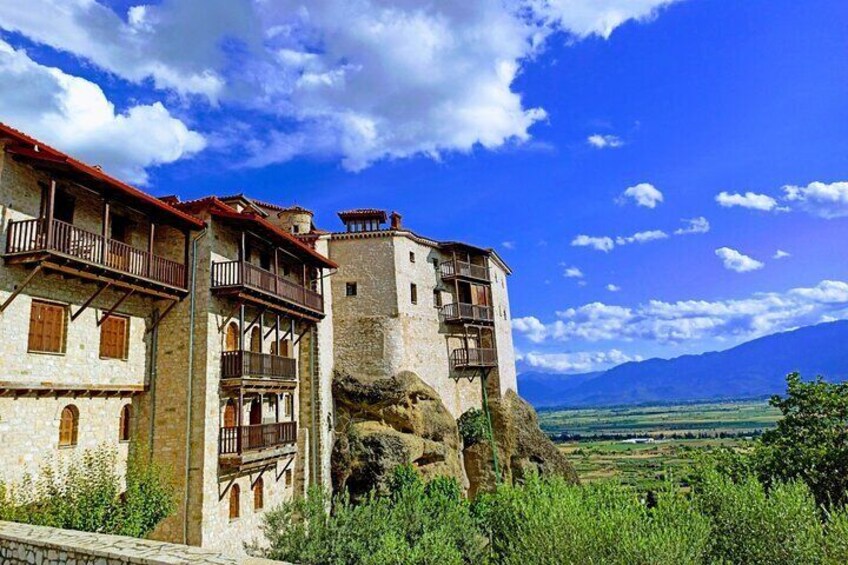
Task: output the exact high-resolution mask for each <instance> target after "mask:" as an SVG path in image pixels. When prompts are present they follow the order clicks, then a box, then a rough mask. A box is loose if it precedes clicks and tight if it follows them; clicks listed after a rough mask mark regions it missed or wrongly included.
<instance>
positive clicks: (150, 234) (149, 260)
mask: <svg viewBox="0 0 848 565" xmlns="http://www.w3.org/2000/svg"><path fill="white" fill-rule="evenodd" d="M155 235H156V224H154V223H153V222H150V230H149V232H148V234H147V277H148V278H150V273H151V272H152V270H153V237H154V236H155Z"/></svg>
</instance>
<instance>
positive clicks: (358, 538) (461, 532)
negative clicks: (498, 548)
mask: <svg viewBox="0 0 848 565" xmlns="http://www.w3.org/2000/svg"><path fill="white" fill-rule="evenodd" d="M391 485H392V489H391V493H390V494H389V495H386V496H381V495H377V494H372V495H371V496H370V497H369V498H368V499H367V500H366V501H365V502H362V503H360V504H356V505H354V504H352V503H351V502H350V500H349V499H348V498H347V497H346V496H339V497H337V498H336V499H334V500H333V501H332V512H331V513H329V514H328V513H327V512H326V509H327V508H328V507H329V506H330V502H331V501H330V500H329V499H328V497H327V496H326V495H325V494H324V493H323V492H322V491H319V490H311V491H310V492H309V494H308V496H307V497H306V498H305V499H299V500H294V501H292V502H288V503H284V504H282V505H281V506H280V507H278V508H276V509H274V510H272V511H269V512H267V513H266V515H265V518H264V524H263V533H264V535H265V539H266V543H265V544H261V545H258V544H257V545H254V546H252V547H250V548H249V549H250V551H251V552H253V553H261V554H263V555H265V556H266V557H269V558H271V559H281V560H285V561H292V562H296V563H302V564H304V565H310V564H319V563H320V564H338V565H342V564H354V563H362V564H365V565H380V564H419V563H420V564H430V563H432V564H434V565H435V564H462V563H485V562H486V560H487V556H486V539H485V537H484V536H483V535H482V533H481V532H480V530H479V528H478V527H477V525H476V523H475V521H474V518H473V516H472V514H471V511H470V505H469V503H468V502H467V501H465V500H464V499H463V498H462V492H461V489H460V488H459V485H457V484H456V482H455V481H452V480H449V479H445V478H439V479H435V480H433V481H431V482H429V483H424V482H423V481H422V480H421V478H420V477H419V476H418V474H417V473H416V471H415V470H414V469H412V468H411V467H408V466H406V467H400V468H398V469H397V470H396V471H395V475H394V477H393V479H392V481H391Z"/></svg>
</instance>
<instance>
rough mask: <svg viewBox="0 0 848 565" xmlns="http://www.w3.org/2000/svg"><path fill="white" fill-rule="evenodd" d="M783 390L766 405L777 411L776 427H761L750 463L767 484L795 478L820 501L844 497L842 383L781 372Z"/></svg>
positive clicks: (846, 410) (847, 418)
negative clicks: (782, 395) (778, 413)
mask: <svg viewBox="0 0 848 565" xmlns="http://www.w3.org/2000/svg"><path fill="white" fill-rule="evenodd" d="M786 385H787V395H786V396H785V397H781V396H774V397H772V399H771V401H770V404H771V405H772V406H774V407H776V408H777V409H778V410H780V412H781V414H782V418H781V419H780V420H779V421H778V422H777V427H776V428H775V429H773V430H769V431H767V432H765V433H764V434H763V436H762V439H761V442H760V445H759V446H758V448H757V450H756V452H755V463H756V465H757V467H758V469H759V471H760V474H761V476H762V477H763V479H764V480H765V481H766V482H768V483H770V482H774V481H787V480H790V479H799V480H802V481H804V482H805V483H807V485H808V486H809V487H810V490H812V492H813V495H814V496H815V498H816V501H817V502H818V503H819V504H821V505H837V506H839V505H843V504H845V503H846V502H848V383H839V384H832V383H827V382H825V381H824V380H822V378H821V377H819V378H817V379H816V380H815V381H811V382H804V381H802V380H801V376H800V375H799V374H798V373H792V374H790V375H789V376H787V377H786Z"/></svg>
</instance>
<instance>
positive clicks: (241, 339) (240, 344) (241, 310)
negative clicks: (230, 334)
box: [238, 303, 244, 351]
mask: <svg viewBox="0 0 848 565" xmlns="http://www.w3.org/2000/svg"><path fill="white" fill-rule="evenodd" d="M238 348H239V351H244V303H242V304H239V340H238Z"/></svg>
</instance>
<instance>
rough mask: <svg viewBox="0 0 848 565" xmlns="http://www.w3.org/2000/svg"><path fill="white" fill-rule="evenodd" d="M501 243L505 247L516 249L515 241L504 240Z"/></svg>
mask: <svg viewBox="0 0 848 565" xmlns="http://www.w3.org/2000/svg"><path fill="white" fill-rule="evenodd" d="M501 245H502V246H503V247H504V249H515V242H514V241H504V242H502V243H501Z"/></svg>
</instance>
